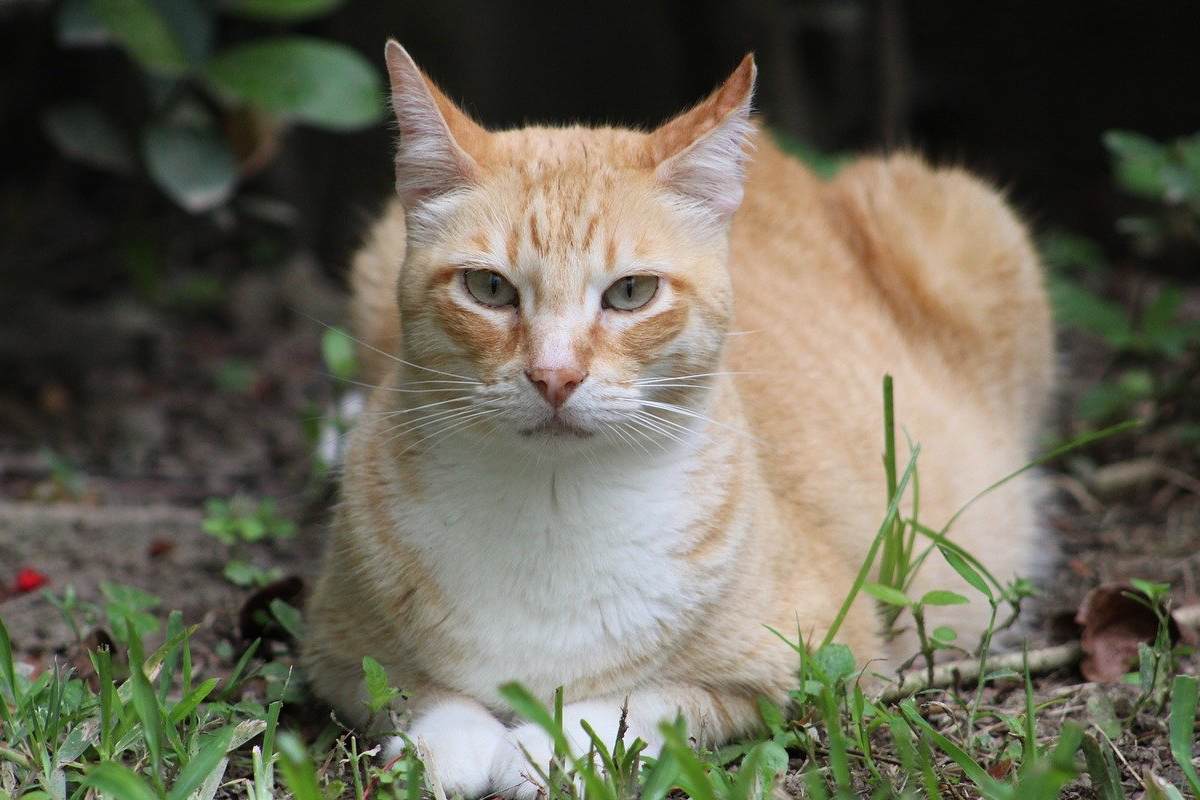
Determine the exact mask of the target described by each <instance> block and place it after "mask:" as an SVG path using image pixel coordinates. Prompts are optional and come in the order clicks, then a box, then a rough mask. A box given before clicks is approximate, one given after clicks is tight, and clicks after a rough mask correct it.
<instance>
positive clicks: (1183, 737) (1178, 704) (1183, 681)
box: [1169, 675, 1200, 798]
mask: <svg viewBox="0 0 1200 800" xmlns="http://www.w3.org/2000/svg"><path fill="white" fill-rule="evenodd" d="M1196 695H1197V692H1196V678H1195V676H1193V675H1176V676H1175V682H1174V684H1172V686H1171V718H1170V722H1169V726H1170V732H1171V755H1172V756H1174V757H1175V763H1176V764H1178V765H1179V769H1180V770H1181V771H1182V772H1183V775H1184V777H1185V778H1187V781H1188V784H1189V785H1190V786H1191V787H1192V795H1193V796H1194V797H1197V798H1200V775H1197V774H1196V767H1195V765H1193V764H1192V741H1193V734H1194V732H1195V729H1196V701H1197V697H1196Z"/></svg>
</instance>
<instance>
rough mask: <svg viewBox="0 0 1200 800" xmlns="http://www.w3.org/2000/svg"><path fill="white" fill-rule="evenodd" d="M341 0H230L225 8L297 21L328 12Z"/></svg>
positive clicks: (250, 15)
mask: <svg viewBox="0 0 1200 800" xmlns="http://www.w3.org/2000/svg"><path fill="white" fill-rule="evenodd" d="M342 2H343V0H231V2H229V3H227V4H226V5H225V9H226V10H227V11H229V12H230V13H232V14H238V15H239V16H243V17H256V18H259V19H268V20H283V21H286V22H299V21H300V20H304V19H311V18H312V17H319V16H321V15H322V14H328V13H329V12H330V11H333V10H334V9H335V8H337V7H338V6H340V5H341V4H342Z"/></svg>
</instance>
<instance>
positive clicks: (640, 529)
mask: <svg viewBox="0 0 1200 800" xmlns="http://www.w3.org/2000/svg"><path fill="white" fill-rule="evenodd" d="M689 459H690V457H689V456H688V455H686V454H685V453H684V452H682V451H674V452H672V453H665V454H658V455H657V456H656V457H650V458H647V457H646V456H644V455H643V454H637V455H636V456H635V455H630V454H620V453H618V454H614V455H613V456H611V457H610V458H605V459H594V460H589V459H586V458H582V459H581V458H578V457H576V458H573V459H563V460H561V461H559V462H556V463H551V462H548V461H542V462H541V463H537V462H536V459H532V458H531V459H530V460H529V461H528V462H527V463H524V464H522V463H521V456H520V455H518V456H517V457H515V458H513V457H512V456H511V454H507V455H501V454H495V453H493V454H490V455H489V454H483V455H481V454H479V453H470V452H467V451H465V450H456V449H452V448H445V449H443V450H442V451H441V452H439V453H438V454H437V455H436V456H434V457H432V458H431V460H430V461H429V462H427V463H426V464H425V465H424V466H423V467H422V470H421V472H422V479H423V484H424V485H425V486H426V487H435V488H433V489H432V490H427V491H426V492H424V493H423V499H422V501H421V502H420V503H414V504H406V505H403V506H401V507H398V508H396V509H395V510H394V514H395V518H396V522H397V531H401V532H403V533H400V534H398V535H402V536H403V537H404V539H405V541H406V543H407V544H408V545H410V546H412V547H414V548H416V550H417V551H418V552H419V553H420V557H421V560H422V565H423V567H424V568H425V569H426V570H428V571H429V572H430V574H432V576H433V578H434V580H435V581H436V582H437V583H438V585H439V589H440V590H441V592H442V594H443V596H444V597H445V598H446V599H447V601H448V602H449V603H450V605H451V611H450V614H449V617H448V618H446V619H445V621H444V622H442V623H441V624H439V625H438V626H437V635H444V636H448V637H452V638H453V639H454V640H455V641H456V642H457V644H458V645H459V646H460V648H461V649H463V650H465V652H468V653H471V654H472V656H471V657H470V658H467V659H464V660H462V661H461V662H458V663H454V664H423V665H422V666H423V667H424V668H425V669H427V670H429V671H430V672H431V675H432V676H433V677H435V678H436V679H437V680H438V681H439V682H441V683H442V684H444V685H446V686H449V687H453V688H457V689H460V690H462V691H464V692H467V693H469V694H472V695H474V696H476V697H479V698H481V699H485V700H487V699H493V698H495V697H496V695H495V689H496V687H497V686H498V685H499V684H501V683H503V682H505V681H508V680H519V681H521V682H523V683H525V684H526V685H528V686H529V687H530V688H531V689H533V690H534V691H536V692H538V693H543V694H544V693H549V692H550V691H552V690H553V688H554V687H555V686H558V685H564V684H565V685H569V684H571V683H572V682H574V681H579V680H586V679H587V678H589V677H591V676H595V675H598V674H601V673H604V672H607V671H609V670H612V669H614V668H619V667H622V666H623V665H626V664H628V663H629V662H630V661H632V660H634V659H636V658H638V657H639V656H640V655H642V654H646V653H653V652H657V651H661V650H662V649H663V647H664V645H665V644H666V643H667V640H669V639H670V638H671V637H672V636H673V635H674V634H675V633H676V632H677V630H678V626H679V625H680V623H681V620H682V618H683V617H684V616H685V615H686V612H687V611H688V610H689V609H691V608H694V607H695V606H696V605H697V604H699V603H701V602H703V600H704V599H705V597H706V596H707V595H708V592H711V591H714V590H715V588H716V587H713V586H711V585H706V586H697V585H695V584H694V583H693V582H692V581H690V580H689V575H688V574H687V569H686V566H685V564H684V563H683V562H682V561H681V560H680V559H678V558H677V557H676V556H675V555H674V553H675V552H677V550H678V548H679V546H680V544H681V541H682V540H683V539H684V538H685V537H686V536H687V535H688V529H689V528H690V527H691V526H692V524H693V523H694V521H695V520H696V518H697V517H698V515H699V514H701V513H703V508H702V506H703V504H702V503H698V502H696V499H695V497H694V496H693V495H692V494H691V489H692V488H693V486H694V476H691V475H689Z"/></svg>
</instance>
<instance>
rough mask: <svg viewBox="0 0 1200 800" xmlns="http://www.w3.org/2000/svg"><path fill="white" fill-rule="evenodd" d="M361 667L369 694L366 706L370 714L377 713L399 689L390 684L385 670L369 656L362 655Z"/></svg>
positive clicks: (395, 695)
mask: <svg viewBox="0 0 1200 800" xmlns="http://www.w3.org/2000/svg"><path fill="white" fill-rule="evenodd" d="M362 668H363V678H364V681H365V682H366V685H367V694H368V695H369V699H368V700H367V707H368V708H370V709H371V713H372V714H378V713H379V712H380V711H382V710H383V709H384V708H386V707H387V706H388V704H389V703H391V702H392V700H393V699H394V698H396V697H397V696H398V695H399V694H400V690H399V689H397V688H395V687H394V686H392V685H391V683H390V682H389V681H388V675H387V671H386V670H385V669H384V668H383V666H382V665H381V664H380V663H379V662H378V661H376V660H375V659H373V658H371V657H370V656H363V661H362Z"/></svg>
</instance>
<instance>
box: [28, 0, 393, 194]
mask: <svg viewBox="0 0 1200 800" xmlns="http://www.w3.org/2000/svg"><path fill="white" fill-rule="evenodd" d="M338 5H340V0H234V1H233V2H229V3H223V4H219V5H217V4H210V3H205V2H201V0H171V2H170V3H157V2H152V1H151V0H63V2H62V5H61V6H60V7H59V12H58V22H57V28H58V31H57V38H58V42H59V44H60V45H62V46H63V47H84V46H96V45H109V44H112V45H116V46H118V47H120V48H121V49H123V50H124V51H125V53H126V54H127V55H128V56H129V58H130V59H131V60H132V62H133V63H134V64H135V65H136V66H137V68H138V69H139V70H140V71H141V72H142V77H143V80H144V83H145V86H146V87H147V88H146V106H147V107H148V112H147V114H146V115H145V117H144V118H143V119H141V120H140V121H139V122H138V126H137V127H138V130H137V133H136V139H137V141H138V145H137V147H136V148H134V147H132V146H130V144H129V141H128V139H127V137H126V134H125V132H123V131H122V129H121V127H120V126H119V125H118V124H117V123H116V122H115V121H114V120H113V117H112V115H111V114H110V112H109V111H108V110H107V109H105V108H102V107H100V106H99V105H97V104H96V103H94V102H92V101H90V100H83V99H80V100H72V101H68V102H66V103H64V104H63V105H61V106H57V107H55V108H52V109H50V110H49V111H48V112H47V113H46V115H45V117H44V119H43V127H44V129H45V131H46V133H47V135H48V136H49V138H50V139H51V140H52V141H53V142H54V143H55V144H56V145H57V146H58V148H59V150H60V151H61V152H62V153H63V154H64V155H65V156H67V157H68V158H72V159H75V160H78V161H82V162H84V163H87V164H89V165H91V166H93V167H96V168H99V169H103V170H107V171H110V172H114V173H117V174H130V173H131V172H133V171H134V170H135V165H137V164H138V163H139V162H140V163H141V165H142V167H143V168H144V170H145V172H146V174H147V175H149V177H150V178H151V180H153V181H154V183H155V184H157V185H158V187H159V188H160V189H161V190H162V191H163V192H164V193H165V194H166V195H167V196H168V197H170V198H171V199H172V200H173V201H174V202H176V203H177V204H178V205H179V206H181V207H182V208H184V209H186V210H188V211H190V212H193V213H199V212H203V211H208V210H210V209H213V208H216V207H217V206H220V205H222V204H223V203H225V202H226V201H227V200H228V199H229V198H230V197H231V196H232V195H233V193H234V191H235V189H236V186H237V183H238V180H239V179H240V177H241V176H242V175H245V174H248V173H250V172H253V171H255V170H256V169H258V168H260V167H261V166H262V165H263V164H264V163H266V162H267V161H268V160H269V159H270V157H271V155H272V153H273V152H274V150H275V149H276V147H277V140H278V138H279V136H280V132H281V129H282V127H283V126H285V125H287V124H289V123H292V122H298V123H303V124H308V125H314V126H318V127H322V128H326V129H330V130H337V131H341V130H352V129H355V128H360V127H363V126H366V125H370V124H373V123H375V122H376V121H378V120H379V119H380V117H381V115H382V110H383V104H382V101H381V98H382V91H381V83H380V79H379V75H378V73H377V71H376V70H375V69H374V68H373V67H372V66H371V65H370V64H369V63H368V62H367V61H366V60H365V59H363V57H362V56H360V55H359V54H358V53H356V52H355V51H353V50H351V49H349V48H348V47H345V46H344V45H340V44H336V43H334V42H328V41H324V40H321V39H316V38H313V37H310V36H300V35H286V34H277V33H274V32H273V31H276V30H278V29H279V28H280V27H281V26H284V25H287V24H290V23H295V22H304V21H307V20H310V19H313V18H315V17H318V16H321V15H323V14H327V13H329V12H330V11H332V10H333V9H334V8H336V7H337V6H338ZM218 9H219V10H220V13H218ZM225 15H228V16H233V17H239V18H242V19H246V20H250V21H253V22H258V23H261V24H262V25H263V33H262V34H260V35H259V36H258V37H257V38H252V39H250V40H248V41H245V40H239V41H238V42H237V43H231V44H228V45H223V44H222V41H221V38H222V37H221V33H222V30H223V28H224V16H225ZM268 31H271V32H270V33H268ZM135 151H136V154H135Z"/></svg>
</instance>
